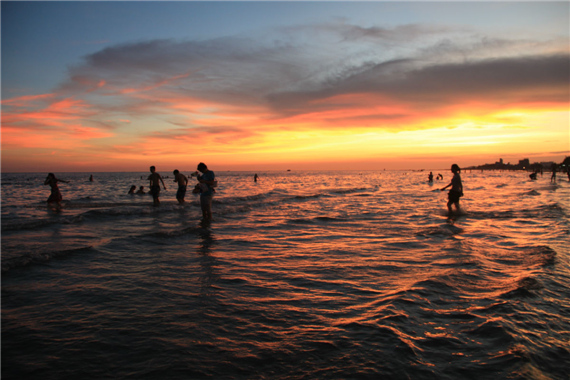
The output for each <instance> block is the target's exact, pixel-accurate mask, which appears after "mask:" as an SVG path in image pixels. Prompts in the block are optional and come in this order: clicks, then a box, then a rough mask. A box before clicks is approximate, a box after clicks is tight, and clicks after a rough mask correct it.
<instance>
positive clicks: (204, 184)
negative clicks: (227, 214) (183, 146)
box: [44, 162, 218, 220]
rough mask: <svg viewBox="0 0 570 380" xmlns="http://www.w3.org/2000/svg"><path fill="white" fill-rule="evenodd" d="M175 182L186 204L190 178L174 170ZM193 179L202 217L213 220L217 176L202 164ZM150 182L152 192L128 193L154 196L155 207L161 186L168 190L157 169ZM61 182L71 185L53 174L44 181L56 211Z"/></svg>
mask: <svg viewBox="0 0 570 380" xmlns="http://www.w3.org/2000/svg"><path fill="white" fill-rule="evenodd" d="M173 174H174V182H177V183H178V191H177V192H176V200H177V201H178V203H179V204H183V203H184V202H185V200H184V197H185V196H186V189H187V187H188V177H186V176H185V175H184V174H182V173H180V171H179V170H178V169H176V170H174V172H173ZM191 176H192V177H194V176H195V177H196V179H197V180H198V183H197V184H196V186H195V187H194V190H192V192H193V193H194V194H200V206H201V209H202V216H203V218H204V219H205V220H211V219H212V198H213V196H214V193H215V191H216V190H215V187H216V186H217V185H218V182H217V181H216V175H215V174H214V172H213V171H212V170H209V169H208V166H207V165H206V164H205V163H203V162H200V163H199V164H198V167H197V171H196V172H194V173H192V174H191ZM147 179H148V180H149V185H150V186H149V187H150V190H149V192H148V193H145V191H144V186H141V187H140V188H139V190H138V191H135V190H136V189H137V187H136V186H135V185H132V186H131V188H130V189H129V191H128V194H150V195H152V199H153V204H154V206H158V205H160V185H161V184H162V187H163V188H164V190H166V185H165V184H164V180H163V178H162V176H161V175H160V174H159V173H158V172H157V171H156V167H154V166H151V167H150V175H149V176H148V178H147ZM89 181H90V182H93V176H92V175H91V176H90V177H89ZM59 182H63V183H69V181H64V180H62V179H59V178H57V177H56V176H55V174H53V173H49V174H48V175H47V177H46V180H45V181H44V185H49V186H50V187H51V194H50V196H49V198H48V200H47V203H48V205H49V206H50V207H52V208H54V209H55V210H57V211H59V210H61V201H62V200H63V197H62V196H61V192H60V191H59V186H58V185H57V184H58V183H59Z"/></svg>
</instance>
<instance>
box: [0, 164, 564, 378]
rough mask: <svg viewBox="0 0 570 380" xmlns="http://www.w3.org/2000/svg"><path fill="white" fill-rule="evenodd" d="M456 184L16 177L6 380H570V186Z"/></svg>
mask: <svg viewBox="0 0 570 380" xmlns="http://www.w3.org/2000/svg"><path fill="white" fill-rule="evenodd" d="M214 169H215V168H214ZM441 173H442V174H443V175H444V177H445V180H444V181H436V182H434V183H433V184H430V183H428V182H427V175H428V173H427V172H403V171H402V172H398V171H378V172H366V171H363V172H311V171H307V172H298V171H293V172H258V173H257V174H259V176H260V179H259V181H258V182H254V181H253V175H254V173H253V172H251V173H250V172H247V173H246V172H216V174H217V179H218V181H219V184H218V187H217V188H216V194H215V196H214V202H213V217H214V218H213V221H212V222H211V223H206V222H203V221H202V220H201V211H200V206H199V198H197V197H196V196H195V195H193V194H192V193H191V192H190V191H188V194H187V195H186V203H185V204H184V205H179V204H178V203H177V202H176V199H175V194H176V187H177V184H176V183H174V182H173V177H172V175H171V176H170V178H165V183H166V186H167V190H166V191H164V190H162V192H161V195H160V200H161V204H160V206H159V207H153V205H152V198H151V197H150V196H149V195H127V191H128V189H129V188H130V186H131V185H136V186H137V187H139V186H141V185H143V186H145V187H147V186H148V181H147V180H146V177H147V176H148V173H56V176H57V177H58V178H60V179H63V180H67V181H70V182H69V183H60V189H61V193H62V195H63V198H64V201H63V203H62V206H63V209H62V210H61V212H56V211H53V210H50V209H49V208H48V207H47V206H46V203H45V201H46V199H47V198H48V196H49V193H50V190H49V186H44V185H43V181H44V179H45V176H46V174H47V173H35V174H34V173H19V174H10V173H3V174H2V379H42V380H43V379H105V378H108V379H502V378H512V379H568V369H569V368H570V351H569V341H570V297H569V295H570V291H569V289H570V262H569V249H568V247H569V246H570V245H569V242H570V240H569V215H570V204H569V199H570V183H569V182H568V180H567V179H566V178H565V177H563V178H559V179H558V180H557V182H556V183H551V182H550V176H547V175H545V176H544V177H540V176H539V178H538V180H536V181H530V180H529V178H528V173H525V172H520V171H516V172H479V171H477V172H475V171H473V172H469V171H468V172H463V173H462V179H463V184H464V188H465V189H464V194H465V195H464V197H462V198H461V201H460V202H461V205H462V207H463V213H462V215H459V216H455V217H453V218H448V217H447V215H446V206H445V204H446V202H447V197H446V194H447V192H440V191H439V189H440V188H441V187H443V186H445V185H447V184H448V183H449V180H450V179H451V173H450V172H448V171H441ZM90 174H93V176H94V181H93V182H90V181H89V180H88V179H89V175H90ZM162 174H163V175H165V174H166V173H162ZM434 175H437V172H434ZM194 181H195V179H191V185H192V186H193V184H194ZM192 186H190V189H191V188H192Z"/></svg>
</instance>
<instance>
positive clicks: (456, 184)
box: [441, 164, 463, 215]
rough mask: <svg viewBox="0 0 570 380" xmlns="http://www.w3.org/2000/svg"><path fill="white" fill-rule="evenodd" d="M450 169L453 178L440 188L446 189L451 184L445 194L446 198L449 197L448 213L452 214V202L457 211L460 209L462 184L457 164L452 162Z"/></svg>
mask: <svg viewBox="0 0 570 380" xmlns="http://www.w3.org/2000/svg"><path fill="white" fill-rule="evenodd" d="M451 171H452V172H453V178H452V179H451V182H450V183H449V185H447V186H445V187H444V188H442V189H441V191H443V190H445V189H447V188H448V187H449V186H451V190H449V193H448V194H447V198H448V199H449V200H448V201H447V210H448V211H449V215H451V214H452V211H451V205H452V204H454V205H455V208H456V209H457V212H459V210H460V208H459V198H460V197H462V196H463V184H462V183H461V176H460V175H459V172H461V169H460V168H459V166H458V165H457V164H453V165H451Z"/></svg>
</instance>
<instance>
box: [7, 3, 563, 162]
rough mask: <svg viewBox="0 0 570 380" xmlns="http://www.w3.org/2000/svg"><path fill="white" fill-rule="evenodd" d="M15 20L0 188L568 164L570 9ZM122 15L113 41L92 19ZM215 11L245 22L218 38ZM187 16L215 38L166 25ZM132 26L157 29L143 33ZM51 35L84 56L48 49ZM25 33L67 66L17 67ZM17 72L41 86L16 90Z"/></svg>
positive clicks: (65, 8) (195, 7)
mask: <svg viewBox="0 0 570 380" xmlns="http://www.w3.org/2000/svg"><path fill="white" fill-rule="evenodd" d="M22 4H23V3H18V2H8V3H6V2H2V79H3V81H2V170H3V171H5V172H8V171H52V172H56V171H94V172H97V171H99V172H101V171H146V170H147V168H148V166H150V165H156V166H157V167H161V168H163V169H162V170H163V171H165V172H166V171H170V170H172V169H174V168H179V169H181V170H186V169H188V170H192V169H193V168H195V166H196V164H197V163H198V162H200V161H203V162H206V163H207V164H208V165H209V166H210V167H212V168H216V169H218V170H225V169H230V170H267V169H273V168H274V169H283V168H287V167H293V166H295V167H297V168H299V166H300V167H301V168H304V169H320V168H322V169H333V168H340V169H348V168H353V167H356V168H357V169H362V170H364V169H410V168H414V169H427V168H435V167H447V166H449V165H450V164H451V163H452V162H457V163H459V164H460V166H470V165H478V164H483V163H485V162H489V161H490V162H494V161H496V160H498V159H499V158H503V159H505V161H512V162H517V161H518V159H523V158H530V159H531V161H534V160H536V161H541V160H543V161H548V160H554V161H562V159H563V158H564V157H565V156H567V155H570V132H569V129H570V121H569V119H570V113H569V107H568V106H569V99H570V91H569V83H570V70H569V67H568V62H569V58H570V51H569V47H568V46H569V44H568V42H569V31H568V30H569V28H568V26H569V23H570V20H568V14H569V9H570V8H569V7H570V5H569V4H568V3H505V4H500V5H498V4H494V3H479V4H478V5H477V7H479V8H483V9H479V8H477V7H475V8H474V6H473V4H470V3H445V4H440V3H401V4H400V3H398V4H396V3H382V2H378V3H359V4H354V3H351V4H349V3H334V4H331V3H327V4H324V3H289V4H283V3H255V2H253V3H242V2H236V3H233V4H229V3H217V2H212V3H202V4H196V3H192V2H188V3H144V2H137V3H112V2H110V3H91V4H85V3H81V2H72V3H59V4H58V3H46V4H41V3H33V2H32V3H25V4H26V7H23V5H22ZM438 4H439V5H438ZM132 6H136V7H138V8H137V9H139V12H140V14H139V15H138V17H140V19H139V18H133V19H132V20H127V21H125V22H126V25H122V24H121V25H120V23H121V22H123V21H122V20H121V21H119V20H115V19H114V18H113V17H109V16H103V14H105V12H108V11H109V10H112V11H114V12H115V13H119V12H127V11H128V10H129V9H130V8H129V7H132ZM443 7H445V9H444V8H443ZM226 8H232V9H233V10H234V11H236V12H238V13H239V15H241V16H242V17H239V16H238V15H237V14H236V15H235V17H233V18H232V19H231V23H232V24H231V25H229V21H228V25H225V26H224V27H220V26H219V24H218V23H219V21H220V20H218V19H217V17H221V16H219V15H220V14H222V13H220V12H222V11H223V10H225V11H228V9H226ZM449 8H451V11H450V10H449ZM487 8H489V9H487ZM491 8H492V12H493V15H494V16H493V17H492V19H493V20H495V22H496V24H491V26H489V23H492V22H493V20H489V19H488V17H487V16H486V15H488V13H487V11H489V12H490V11H491V10H490V9H491ZM349 9H350V10H349ZM278 10H283V13H284V14H282V15H281V17H280V18H277V19H275V20H274V21H273V23H272V24H268V23H269V21H265V24H263V25H261V24H259V25H258V24H252V23H253V21H252V20H253V19H254V17H255V15H259V14H273V13H271V12H276V11H278ZM420 11H422V12H424V13H423V16H421V17H420V16H417V12H420ZM196 12H204V14H203V15H202V16H203V17H206V19H205V20H209V21H210V22H211V24H208V23H207V22H205V25H203V26H201V27H198V26H192V27H191V28H190V27H187V28H182V29H181V30H177V29H175V28H174V27H173V26H171V25H170V24H174V25H176V23H175V22H174V21H175V20H178V17H181V18H182V19H183V16H184V15H187V14H193V15H194V14H195V13H196ZM287 12H289V13H287ZM296 12H299V13H296ZM375 12H376V13H375ZM382 12H383V13H386V14H387V15H386V18H383V17H380V16H379V17H377V18H374V17H371V16H370V15H369V13H372V14H378V15H382V14H383V13H382ZM390 12H392V13H390ZM93 13H94V14H93ZM396 13H397V15H398V17H397V18H394V17H395V16H394V15H395V14H396ZM299 14H303V15H305V14H306V15H307V16H306V17H301V16H299ZM388 14H391V17H392V18H388ZM70 15H74V16H75V19H72V21H65V20H67V19H68V17H69V16H70ZM145 15H146V16H145ZM149 15H152V16H149ZM293 15H295V17H293ZM317 15H319V16H317ZM436 15H437V17H436ZM48 17H55V20H52V21H48V19H47V18H48ZM65 17H67V18H65ZM144 17H156V21H157V22H156V26H154V27H153V28H154V29H153V28H150V27H147V28H143V27H142V26H138V25H139V23H140V22H141V20H143V19H144ZM161 17H164V19H161ZM196 17H197V16H196ZM208 17H209V18H208ZM227 17H229V16H227ZM341 17H342V18H341ZM418 17H419V18H418ZM531 19H532V20H533V21H532V22H533V23H536V24H534V25H532V26H533V28H534V29H532V31H533V33H532V34H527V35H522V34H521V30H524V29H525V28H526V27H528V26H530V24H529V23H531V21H530V20H531ZM160 20H162V22H160ZM393 20H395V21H393ZM498 20H501V21H500V22H499V21H498ZM62 23H63V25H65V26H66V27H67V28H68V29H69V32H68V33H70V32H71V33H73V32H75V33H76V34H77V36H75V37H74V38H77V39H78V40H81V39H84V40H83V42H77V41H74V42H71V39H70V37H69V36H67V35H60V34H57V33H58V32H57V31H56V30H55V29H57V28H56V26H61V25H62ZM86 25H88V26H89V28H86V27H85V26H86ZM135 25H136V26H135ZM217 25H218V26H217ZM26 28H32V29H34V32H35V33H36V34H34V33H32V31H31V30H29V29H26ZM121 28H122V29H121ZM63 29H65V28H63ZM85 29H87V30H91V32H89V33H90V34H83V33H87V32H84V30H85ZM218 29H223V30H218ZM133 30H134V31H133ZM38 32H42V33H45V34H47V35H48V36H49V37H45V38H51V39H52V40H54V41H58V42H57V43H54V45H55V46H56V47H57V48H59V49H61V52H66V54H67V52H68V51H73V52H74V54H73V55H71V56H67V55H66V54H63V55H64V56H63V57H61V58H58V59H57V60H54V61H53V62H51V61H50V62H49V64H50V66H49V67H48V65H47V64H46V63H41V61H40V62H38V63H35V62H32V61H33V57H34V54H40V53H43V54H47V53H46V50H41V51H38V52H36V51H35V50H34V51H28V48H27V46H29V49H33V48H34V46H35V45H34V44H40V43H42V38H43V35H41V34H37V33H38ZM113 33H114V34H113ZM137 33H138V34H137ZM95 37H99V38H97V39H95ZM58 39H59V40H58ZM86 41H97V43H93V42H91V43H87V42H86ZM38 49H39V48H38ZM44 49H45V48H44ZM59 53H60V51H58V50H57V49H55V50H54V51H52V52H51V54H52V55H58V54H59ZM36 58H37V57H36ZM30 67H35V69H36V70H40V71H41V70H42V69H43V68H44V67H45V68H46V70H48V69H49V70H52V71H49V70H48V72H46V73H45V74H44V76H41V77H38V78H41V80H40V79H37V78H28V77H27V76H26V75H27V74H26V73H27V72H26V70H30ZM55 73H59V74H58V75H56V74H55ZM50 74H53V76H54V78H53V80H52V79H51V78H50V77H49V75H50ZM28 75H29V74H28ZM5 78H7V80H5ZM44 81H45V82H46V83H44Z"/></svg>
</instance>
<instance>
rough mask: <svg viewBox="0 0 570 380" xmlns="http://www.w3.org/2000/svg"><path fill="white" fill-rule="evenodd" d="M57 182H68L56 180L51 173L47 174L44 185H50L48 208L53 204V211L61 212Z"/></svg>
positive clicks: (60, 199) (60, 198)
mask: <svg viewBox="0 0 570 380" xmlns="http://www.w3.org/2000/svg"><path fill="white" fill-rule="evenodd" d="M58 182H63V183H69V181H64V180H62V179H57V178H56V177H55V174H53V173H49V174H48V175H47V177H46V180H45V181H44V185H50V187H51V194H50V196H49V198H48V200H47V203H48V206H50V207H51V206H52V205H53V203H55V205H56V207H55V209H56V210H57V211H59V210H61V201H62V200H63V197H62V196H61V192H60V191H59V187H58V186H57V183H58Z"/></svg>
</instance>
